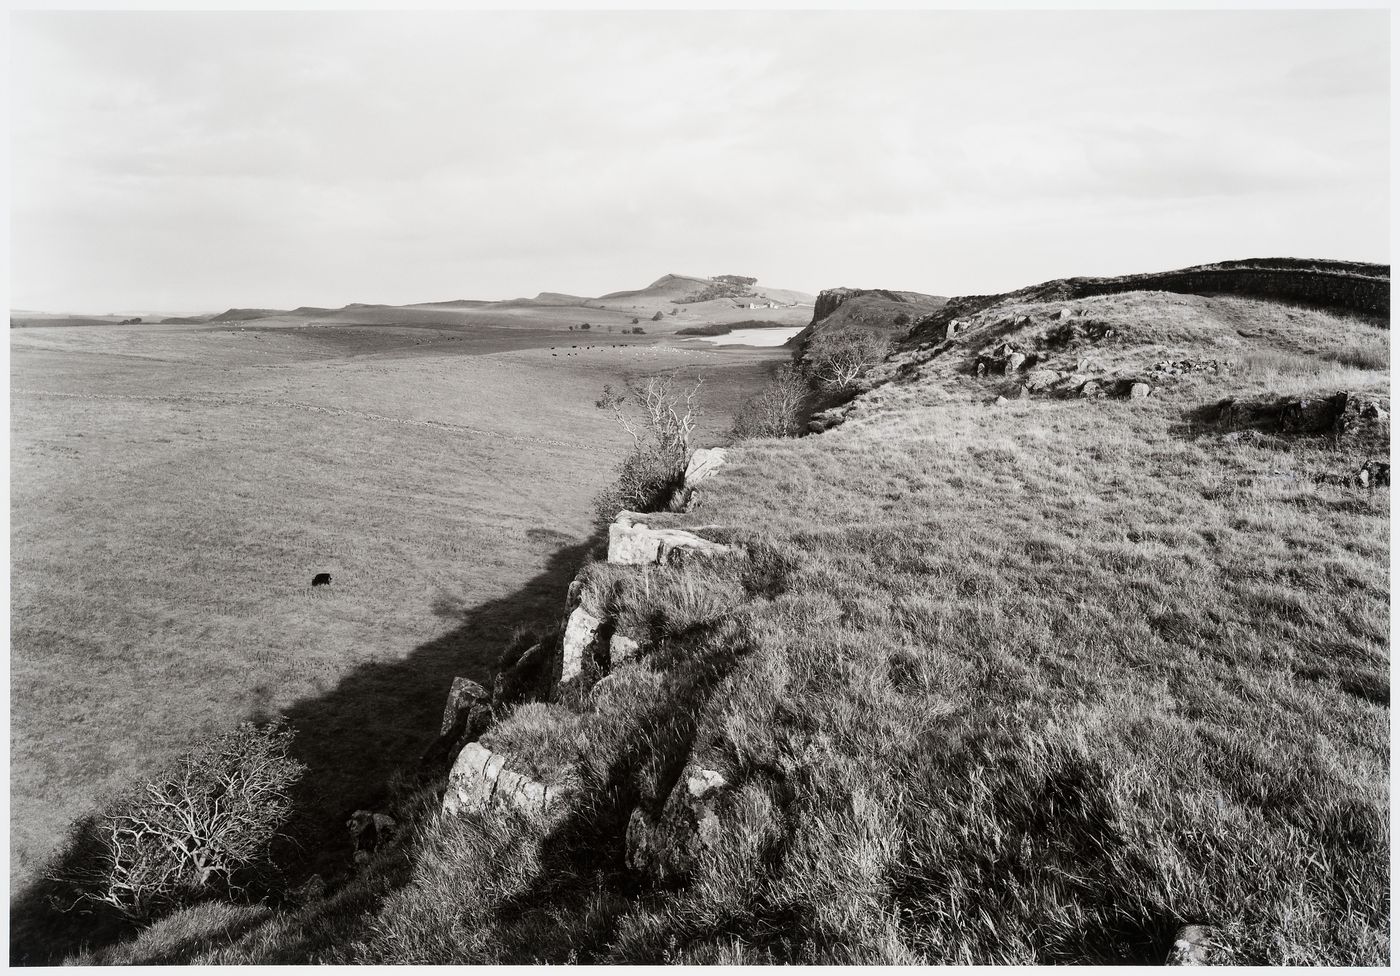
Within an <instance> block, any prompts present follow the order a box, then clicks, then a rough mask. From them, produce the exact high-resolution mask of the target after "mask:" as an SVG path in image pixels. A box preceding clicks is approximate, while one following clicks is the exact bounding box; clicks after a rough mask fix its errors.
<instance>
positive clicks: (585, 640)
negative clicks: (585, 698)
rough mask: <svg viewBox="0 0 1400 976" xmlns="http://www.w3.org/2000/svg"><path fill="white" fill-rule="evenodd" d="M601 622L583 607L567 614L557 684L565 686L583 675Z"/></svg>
mask: <svg viewBox="0 0 1400 976" xmlns="http://www.w3.org/2000/svg"><path fill="white" fill-rule="evenodd" d="M601 626H603V622H602V621H601V620H599V619H598V618H597V617H595V616H593V614H591V613H589V612H588V611H587V610H585V609H583V607H577V608H575V610H574V612H573V613H571V614H569V622H568V624H567V625H566V626H565V628H564V640H563V642H562V647H563V651H562V656H563V661H564V663H563V666H562V668H561V670H560V672H559V683H560V684H561V685H562V684H567V683H568V682H570V681H572V680H573V679H575V678H577V677H578V676H579V675H580V674H582V673H583V668H584V664H585V662H586V661H587V660H588V659H589V658H591V657H592V655H593V645H594V643H595V641H596V639H597V637H598V628H599V627H601Z"/></svg>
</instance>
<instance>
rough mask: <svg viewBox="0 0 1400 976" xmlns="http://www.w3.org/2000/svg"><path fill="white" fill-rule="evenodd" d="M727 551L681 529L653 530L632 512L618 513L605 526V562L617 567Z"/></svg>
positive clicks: (725, 547)
mask: <svg viewBox="0 0 1400 976" xmlns="http://www.w3.org/2000/svg"><path fill="white" fill-rule="evenodd" d="M730 551H732V550H731V547H730V546H725V545H721V544H720V543H718V542H711V541H710V540H708V539H702V538H701V537H700V536H698V535H696V534H695V533H693V532H686V531H685V530H684V529H653V528H649V527H648V526H647V524H646V523H645V522H642V521H639V516H637V515H636V513H633V512H620V513H619V514H618V516H617V519H616V520H615V521H614V522H613V524H612V525H610V526H608V562H610V563H613V564H614V565H620V566H645V565H650V564H653V563H665V562H668V561H669V560H670V559H671V558H672V555H673V554H675V553H678V552H685V553H687V554H694V555H702V556H718V555H723V554H724V553H727V552H730Z"/></svg>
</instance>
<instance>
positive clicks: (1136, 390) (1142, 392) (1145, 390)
mask: <svg viewBox="0 0 1400 976" xmlns="http://www.w3.org/2000/svg"><path fill="white" fill-rule="evenodd" d="M1151 393H1152V387H1150V386H1148V385H1147V384H1146V383H1134V384H1133V385H1132V386H1130V387H1128V397H1129V399H1132V400H1142V399H1145V398H1146V397H1147V396H1148V395H1149V394H1151Z"/></svg>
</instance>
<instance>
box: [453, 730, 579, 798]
mask: <svg viewBox="0 0 1400 976" xmlns="http://www.w3.org/2000/svg"><path fill="white" fill-rule="evenodd" d="M505 766H506V757H505V756H503V755H501V754H500V753H498V752H492V751H491V750H490V749H487V748H486V747H485V746H483V745H482V744H481V743H480V742H468V743H467V744H466V745H465V746H463V747H462V751H461V753H460V754H459V755H458V756H457V761H456V762H455V763H453V764H452V772H451V773H449V774H448V777H447V792H446V793H445V794H444V795H443V798H442V810H443V812H444V813H447V814H451V815H453V816H456V815H458V814H460V813H462V812H464V811H469V810H474V811H482V810H489V809H492V808H493V807H514V808H516V809H517V810H522V811H524V812H526V813H531V814H538V815H542V814H546V813H550V812H552V811H553V810H555V809H557V808H558V807H560V806H561V805H563V804H565V803H567V802H568V800H569V799H570V798H571V797H572V796H573V793H574V791H573V790H572V789H571V788H569V787H567V786H551V785H549V784H547V783H539V782H536V781H535V780H532V779H530V778H529V777H527V776H522V775H521V774H520V773H517V772H515V771H514V770H510V769H506V768H505Z"/></svg>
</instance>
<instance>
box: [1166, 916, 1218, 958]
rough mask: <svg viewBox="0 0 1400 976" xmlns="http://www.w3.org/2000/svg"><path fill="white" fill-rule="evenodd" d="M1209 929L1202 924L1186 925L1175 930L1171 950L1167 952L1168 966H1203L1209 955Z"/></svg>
mask: <svg viewBox="0 0 1400 976" xmlns="http://www.w3.org/2000/svg"><path fill="white" fill-rule="evenodd" d="M1211 944H1212V942H1211V933H1210V929H1208V928H1206V927H1205V926H1204V925H1186V926H1183V927H1182V928H1180V929H1179V930H1177V933H1176V939H1175V940H1174V941H1173V942H1172V947H1171V951H1170V952H1169V953H1167V965H1168V966H1204V965H1206V962H1207V959H1208V958H1209V956H1210V948H1211Z"/></svg>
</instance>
